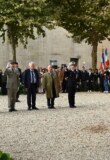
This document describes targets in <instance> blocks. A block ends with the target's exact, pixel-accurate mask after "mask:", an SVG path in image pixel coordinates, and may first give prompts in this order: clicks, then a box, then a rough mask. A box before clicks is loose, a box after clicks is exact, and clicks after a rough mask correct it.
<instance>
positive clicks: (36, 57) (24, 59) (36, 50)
mask: <svg viewBox="0 0 110 160" xmlns="http://www.w3.org/2000/svg"><path fill="white" fill-rule="evenodd" d="M103 45H104V46H105V47H108V46H110V43H109V42H104V43H103ZM101 48H102V44H100V45H99V47H98V67H99V63H100V59H101V50H102V49H101ZM108 49H110V47H109V48H108ZM91 52H92V47H91V46H89V45H87V44H85V43H84V42H82V43H81V44H77V43H75V42H73V39H71V38H69V33H68V32H67V31H66V30H65V29H63V28H61V27H58V28H56V29H54V30H48V29H46V37H44V38H43V37H42V36H39V38H37V39H36V40H29V43H28V46H27V49H24V48H23V45H22V44H20V45H19V47H18V48H17V61H18V63H19V66H20V67H21V68H22V69H25V68H26V67H27V66H28V63H29V62H30V61H34V62H35V63H36V66H37V67H46V66H47V65H48V64H54V65H58V66H60V65H61V64H68V63H69V62H70V61H71V60H74V61H76V62H77V63H78V66H79V68H82V66H83V65H85V67H86V68H90V67H91ZM11 59H12V54H11V47H10V44H9V43H8V41H6V42H5V43H4V44H2V40H1V39H0V68H1V69H5V66H6V64H7V62H8V60H11Z"/></svg>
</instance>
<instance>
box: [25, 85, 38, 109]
mask: <svg viewBox="0 0 110 160" xmlns="http://www.w3.org/2000/svg"><path fill="white" fill-rule="evenodd" d="M36 90H37V89H36V87H35V84H31V85H30V87H29V88H28V89H27V104H28V108H31V107H32V108H35V106H36Z"/></svg>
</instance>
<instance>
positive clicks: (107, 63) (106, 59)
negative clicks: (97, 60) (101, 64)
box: [105, 48, 109, 68]
mask: <svg viewBox="0 0 110 160" xmlns="http://www.w3.org/2000/svg"><path fill="white" fill-rule="evenodd" d="M108 67H109V59H108V49H107V48H106V49H105V68H108Z"/></svg>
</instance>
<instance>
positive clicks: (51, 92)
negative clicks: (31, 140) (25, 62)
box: [4, 61, 78, 112]
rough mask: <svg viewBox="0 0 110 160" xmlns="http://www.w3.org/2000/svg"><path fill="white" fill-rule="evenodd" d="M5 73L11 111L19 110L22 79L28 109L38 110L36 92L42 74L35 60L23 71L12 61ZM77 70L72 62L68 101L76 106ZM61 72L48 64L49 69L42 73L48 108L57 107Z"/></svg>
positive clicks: (69, 73) (72, 106) (69, 74)
mask: <svg viewBox="0 0 110 160" xmlns="http://www.w3.org/2000/svg"><path fill="white" fill-rule="evenodd" d="M4 74H5V75H6V76H7V85H6V87H7V95H8V108H9V112H13V111H17V110H16V109H15V104H16V102H17V98H18V97H19V86H20V83H21V81H22V83H23V85H24V87H25V89H26V93H27V106H28V110H29V111H30V110H38V108H37V107H36V93H37V91H38V88H39V85H40V81H41V75H40V73H39V71H38V70H37V69H36V68H35V64H34V62H30V63H29V67H28V68H27V69H26V70H25V71H24V72H23V73H21V69H20V68H19V67H18V63H17V62H13V61H10V63H9V64H8V65H7V67H6V70H5V72H4ZM77 77H78V76H77V72H76V70H75V64H74V63H71V64H70V69H69V70H68V86H67V88H68V102H69V107H71V108H75V107H76V106H75V92H76V79H77ZM60 85H61V83H60V80H59V74H58V72H57V71H56V69H55V68H53V67H52V66H51V65H48V66H47V70H46V71H45V73H44V74H43V75H42V86H43V92H44V93H46V98H47V106H48V109H55V106H54V101H55V98H57V97H59V92H60Z"/></svg>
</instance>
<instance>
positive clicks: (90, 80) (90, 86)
mask: <svg viewBox="0 0 110 160" xmlns="http://www.w3.org/2000/svg"><path fill="white" fill-rule="evenodd" d="M93 78H94V74H93V71H92V69H91V68H90V69H89V71H88V78H87V86H88V92H91V91H93Z"/></svg>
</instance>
